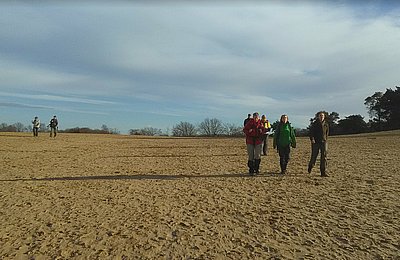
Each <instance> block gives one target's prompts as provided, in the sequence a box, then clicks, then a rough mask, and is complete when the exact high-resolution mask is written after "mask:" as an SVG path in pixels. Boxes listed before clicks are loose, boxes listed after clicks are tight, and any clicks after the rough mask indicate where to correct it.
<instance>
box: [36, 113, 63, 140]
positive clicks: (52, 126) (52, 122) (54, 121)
mask: <svg viewBox="0 0 400 260" xmlns="http://www.w3.org/2000/svg"><path fill="white" fill-rule="evenodd" d="M47 126H48V127H50V137H53V134H54V137H56V135H57V131H58V119H57V117H56V116H53V118H52V119H50V123H49V124H48V125H47ZM39 128H40V119H39V117H37V116H35V118H34V119H33V120H32V131H33V136H38V135H39Z"/></svg>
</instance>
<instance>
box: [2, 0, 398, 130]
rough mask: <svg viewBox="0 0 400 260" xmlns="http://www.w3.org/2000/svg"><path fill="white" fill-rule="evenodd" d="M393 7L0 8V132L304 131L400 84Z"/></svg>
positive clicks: (178, 4) (88, 4) (35, 4)
mask: <svg viewBox="0 0 400 260" xmlns="http://www.w3.org/2000/svg"><path fill="white" fill-rule="evenodd" d="M399 46H400V3H399V2H396V1H202V2H200V1H148V2H146V1H136V2H135V1H133V2H131V1H109V2H107V1H54V2H52V1H11V0H10V1H7V0H6V1H2V2H1V3H0V111H1V112H0V123H7V124H13V123H16V122H21V123H23V124H24V125H30V124H31V121H32V119H33V118H34V117H35V116H38V117H39V118H40V119H41V121H42V122H45V123H46V124H47V123H48V121H50V119H51V118H52V117H53V115H57V117H58V119H59V128H60V129H66V128H73V127H90V128H93V129H99V128H101V126H102V125H104V124H105V125H107V126H108V127H109V128H116V129H118V130H119V131H120V132H121V134H127V133H128V131H129V129H140V128H144V127H153V128H159V129H162V130H163V131H164V132H168V131H169V132H170V131H171V129H172V128H173V126H174V125H177V124H179V123H180V122H190V123H192V124H195V125H197V124H199V123H200V122H202V121H203V120H204V119H206V118H217V119H219V120H221V121H222V122H224V123H229V124H235V125H238V126H241V125H242V124H243V120H244V119H245V118H246V117H247V114H248V113H253V112H256V111H257V112H259V113H260V114H265V115H266V116H267V119H269V120H270V121H271V122H275V121H276V120H278V119H279V118H280V115H282V114H287V115H288V116H289V121H290V122H291V123H292V125H293V126H294V127H297V128H305V127H307V126H308V124H309V119H310V118H311V117H314V115H315V113H316V112H318V111H320V110H325V111H328V112H332V111H335V112H337V113H339V115H340V118H341V119H344V118H345V117H346V116H349V115H355V114H360V115H362V116H364V119H365V120H366V121H368V119H369V117H368V113H367V109H366V107H365V105H364V99H365V98H366V97H368V96H371V95H373V94H374V93H375V92H377V91H383V92H384V91H385V90H386V88H394V87H395V86H399V85H400V84H399V83H400V76H399V75H400V69H399V68H400V66H399V65H400V48H399Z"/></svg>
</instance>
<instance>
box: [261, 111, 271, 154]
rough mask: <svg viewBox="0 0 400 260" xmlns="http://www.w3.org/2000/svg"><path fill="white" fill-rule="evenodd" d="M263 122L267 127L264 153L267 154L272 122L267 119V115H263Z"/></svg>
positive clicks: (264, 136) (264, 137)
mask: <svg viewBox="0 0 400 260" xmlns="http://www.w3.org/2000/svg"><path fill="white" fill-rule="evenodd" d="M261 123H262V124H263V125H264V128H265V134H264V135H263V146H262V147H263V148H262V151H263V155H267V153H268V132H269V130H271V124H270V123H269V121H268V120H267V117H266V116H265V115H262V116H261Z"/></svg>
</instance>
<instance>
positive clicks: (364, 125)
mask: <svg viewBox="0 0 400 260" xmlns="http://www.w3.org/2000/svg"><path fill="white" fill-rule="evenodd" d="M364 105H365V106H366V108H367V110H368V114H369V116H370V119H369V121H368V122H366V121H364V118H363V117H362V116H361V115H349V116H346V117H345V118H343V119H340V116H339V114H338V113H337V112H334V111H333V112H327V111H324V112H325V114H326V119H327V120H328V123H329V125H330V134H331V135H342V134H358V133H366V132H376V131H384V130H394V129H400V87H397V86H396V87H395V89H390V88H389V89H386V92H375V93H374V94H373V95H371V96H369V97H367V98H366V99H365V100H364ZM315 119H316V115H315V116H314V117H313V118H310V124H309V126H308V127H307V128H306V129H302V128H296V135H297V136H307V135H308V131H309V127H310V125H311V123H312V122H313V121H314V120H315ZM278 124H279V120H277V121H275V122H274V123H272V125H271V127H272V129H276V128H277V126H278ZM40 128H41V131H42V132H46V131H48V130H49V129H47V128H46V126H45V124H44V123H42V124H41V126H40ZM242 129H243V126H242V125H235V124H230V123H224V122H222V121H221V120H219V119H217V118H206V119H204V120H203V121H202V122H200V123H198V124H193V123H190V122H184V121H181V122H179V123H178V124H176V125H174V126H173V127H172V129H171V130H170V129H167V130H166V131H163V130H161V129H159V128H154V127H145V128H140V129H130V130H129V134H130V135H145V136H170V135H172V136H177V137H192V136H229V137H239V136H243V132H242ZM29 131H32V126H31V125H29V126H25V125H24V124H22V123H20V122H17V123H15V124H12V125H7V124H6V123H1V124H0V132H29ZM59 132H64V133H95V134H119V133H120V132H119V131H118V129H116V128H109V127H107V125H105V124H103V125H102V126H101V128H100V129H91V128H88V127H75V128H68V129H65V130H60V131H59Z"/></svg>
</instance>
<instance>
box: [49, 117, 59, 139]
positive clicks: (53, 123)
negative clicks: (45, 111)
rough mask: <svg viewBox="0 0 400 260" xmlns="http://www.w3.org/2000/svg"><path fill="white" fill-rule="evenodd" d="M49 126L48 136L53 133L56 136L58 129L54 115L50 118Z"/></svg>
mask: <svg viewBox="0 0 400 260" xmlns="http://www.w3.org/2000/svg"><path fill="white" fill-rule="evenodd" d="M49 126H50V137H52V136H53V133H54V137H56V135H57V130H58V120H57V117H56V116H53V118H52V119H51V120H50V124H49Z"/></svg>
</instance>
